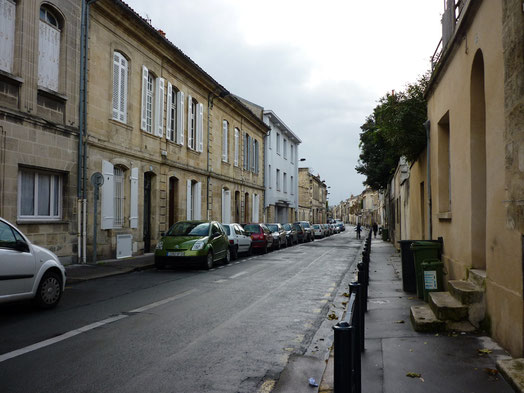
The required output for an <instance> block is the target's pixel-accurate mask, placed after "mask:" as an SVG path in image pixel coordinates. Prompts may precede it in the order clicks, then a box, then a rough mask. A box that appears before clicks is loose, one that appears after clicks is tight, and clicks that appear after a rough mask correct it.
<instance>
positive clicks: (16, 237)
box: [0, 218, 66, 308]
mask: <svg viewBox="0 0 524 393" xmlns="http://www.w3.org/2000/svg"><path fill="white" fill-rule="evenodd" d="M65 284H66V272H65V268H64V266H62V264H61V263H60V261H59V260H58V257H57V256H56V255H55V254H54V253H52V252H51V251H49V250H47V249H45V248H43V247H39V246H37V245H35V244H32V243H31V242H30V241H29V239H28V238H27V237H26V236H25V235H24V234H23V233H22V232H20V231H19V230H18V229H17V228H16V227H15V226H14V225H13V224H11V223H10V222H8V221H6V220H4V219H3V218H0V303H5V302H10V301H14V300H22V299H34V300H35V302H36V303H37V304H38V305H39V306H40V307H42V308H52V307H55V306H56V305H57V304H58V302H59V300H60V298H61V297H62V292H63V291H64V289H65Z"/></svg>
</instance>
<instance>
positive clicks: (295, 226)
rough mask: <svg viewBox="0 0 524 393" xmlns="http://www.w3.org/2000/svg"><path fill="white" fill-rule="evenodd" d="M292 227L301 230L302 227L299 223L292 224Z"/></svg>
mask: <svg viewBox="0 0 524 393" xmlns="http://www.w3.org/2000/svg"><path fill="white" fill-rule="evenodd" d="M293 228H295V229H296V230H298V231H302V227H301V226H300V224H293Z"/></svg>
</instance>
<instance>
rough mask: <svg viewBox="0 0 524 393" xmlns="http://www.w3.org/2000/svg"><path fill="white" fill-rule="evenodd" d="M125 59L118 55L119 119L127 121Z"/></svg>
mask: <svg viewBox="0 0 524 393" xmlns="http://www.w3.org/2000/svg"><path fill="white" fill-rule="evenodd" d="M127 64H128V63H127V59H126V58H125V57H124V56H122V55H120V115H119V116H120V121H122V122H124V123H127Z"/></svg>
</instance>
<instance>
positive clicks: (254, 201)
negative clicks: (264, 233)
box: [251, 194, 258, 222]
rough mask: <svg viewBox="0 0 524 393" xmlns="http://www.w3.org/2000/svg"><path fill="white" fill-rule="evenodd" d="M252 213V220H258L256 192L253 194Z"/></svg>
mask: <svg viewBox="0 0 524 393" xmlns="http://www.w3.org/2000/svg"><path fill="white" fill-rule="evenodd" d="M252 199H253V204H252V210H253V211H252V214H251V216H252V217H253V222H258V194H253V198H252Z"/></svg>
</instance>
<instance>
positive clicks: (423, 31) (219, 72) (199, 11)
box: [126, 0, 444, 205]
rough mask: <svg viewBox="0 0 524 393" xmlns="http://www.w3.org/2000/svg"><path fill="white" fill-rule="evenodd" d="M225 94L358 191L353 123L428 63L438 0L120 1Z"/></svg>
mask: <svg viewBox="0 0 524 393" xmlns="http://www.w3.org/2000/svg"><path fill="white" fill-rule="evenodd" d="M126 2H127V4H129V5H130V6H131V7H132V8H133V9H134V10H135V11H136V12H138V13H139V14H140V15H141V16H143V17H147V18H149V19H151V24H152V25H153V26H154V27H155V28H157V29H162V30H163V31H165V32H166V36H167V38H168V39H169V40H170V41H171V42H172V43H173V44H174V45H176V46H177V47H178V48H180V49H181V50H182V51H183V52H184V53H185V54H186V55H188V56H189V57H191V58H192V59H193V61H195V62H196V63H197V64H198V65H199V66H200V67H202V68H203V69H204V70H205V71H206V72H207V73H208V74H210V75H211V76H212V77H213V78H214V79H215V80H216V81H217V82H219V83H220V84H222V85H223V86H224V87H225V88H226V89H228V90H229V91H230V92H232V93H234V94H236V95H239V96H241V97H243V98H246V99H247V100H249V101H251V102H254V103H256V104H258V105H260V106H263V107H264V108H265V109H271V110H273V111H274V112H275V113H276V114H277V116H278V117H280V118H281V119H282V120H283V121H284V122H285V123H286V125H287V126H288V127H290V128H291V129H292V130H293V132H294V133H295V134H296V135H298V136H299V138H300V139H301V140H302V144H301V145H300V146H299V156H300V157H303V158H305V159H306V161H305V162H302V163H301V164H302V166H308V167H310V168H312V169H313V170H314V173H315V174H320V176H321V178H322V179H324V180H326V183H327V184H328V185H329V186H331V188H330V195H329V203H330V205H335V204H337V203H339V202H340V201H341V200H343V199H346V198H348V197H349V196H350V195H351V194H354V195H357V194H360V193H361V192H362V191H363V189H364V186H363V185H362V182H363V181H364V177H363V176H361V175H359V174H357V172H356V171H355V166H356V165H357V162H358V156H359V147H358V143H359V133H360V126H361V125H362V124H363V123H364V122H365V119H366V117H367V116H368V115H370V114H371V112H372V111H373V108H374V107H375V106H376V105H377V101H378V99H379V98H380V97H382V96H383V95H385V94H386V93H387V92H390V91H391V90H402V89H403V88H404V86H405V85H406V84H407V83H409V82H415V81H416V80H417V79H418V77H419V76H420V75H422V74H423V73H424V72H426V71H427V70H428V69H429V68H430V62H429V59H430V57H431V55H432V54H433V52H434V51H435V48H436V47H437V44H438V42H439V40H440V37H441V26H440V17H441V15H442V12H443V7H444V5H443V3H444V2H443V0H396V1H391V0H361V1H354V0H331V1H327V2H322V5H321V2H319V1H310V0H265V1H263V2H261V1H250V0H185V1H182V0H171V1H165V0H127V1H126Z"/></svg>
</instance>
